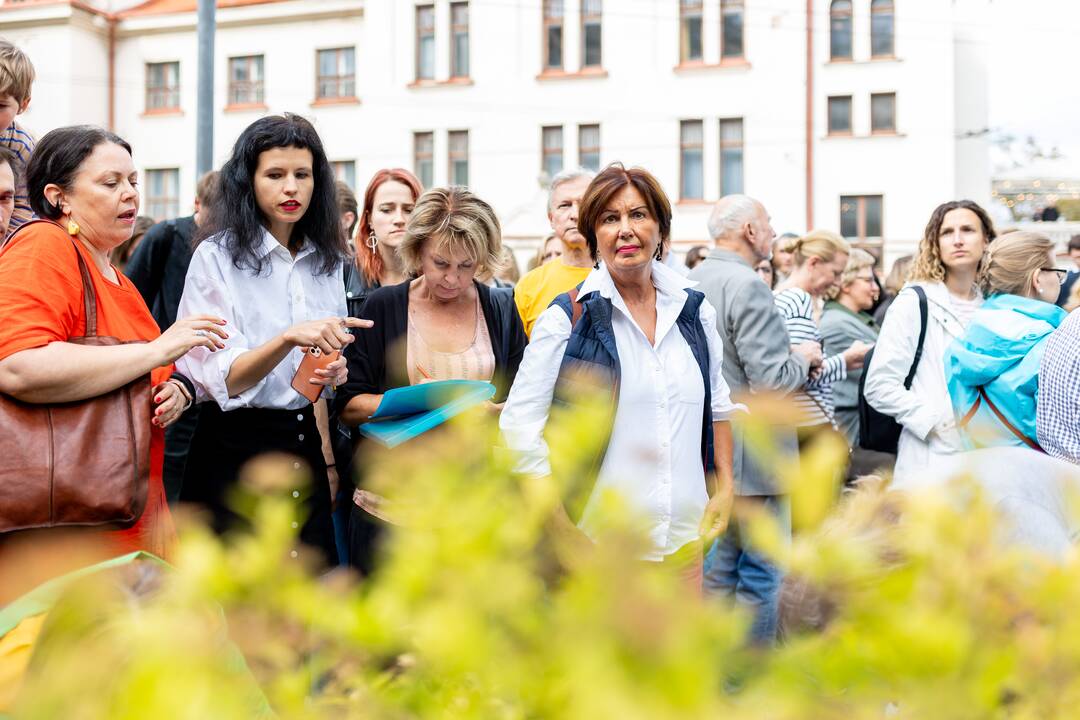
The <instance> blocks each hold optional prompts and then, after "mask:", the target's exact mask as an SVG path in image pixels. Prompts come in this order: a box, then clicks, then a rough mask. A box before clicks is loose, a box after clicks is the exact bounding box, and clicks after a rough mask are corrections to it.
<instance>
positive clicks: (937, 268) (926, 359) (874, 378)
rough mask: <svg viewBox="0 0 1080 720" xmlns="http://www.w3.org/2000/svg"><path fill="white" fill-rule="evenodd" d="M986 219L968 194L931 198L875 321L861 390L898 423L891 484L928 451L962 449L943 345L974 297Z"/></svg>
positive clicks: (923, 466) (989, 230) (921, 462)
mask: <svg viewBox="0 0 1080 720" xmlns="http://www.w3.org/2000/svg"><path fill="white" fill-rule="evenodd" d="M995 236H996V233H995V232H994V225H993V222H992V221H991V220H990V216H989V215H988V214H987V212H986V211H985V210H984V209H982V208H981V207H979V205H977V204H976V203H974V202H972V201H971V200H954V201H951V202H947V203H944V204H942V205H939V206H938V207H937V208H936V209H935V210H934V212H933V214H932V215H931V216H930V221H929V222H928V223H927V225H926V230H925V232H924V233H923V238H922V240H921V241H920V243H919V252H918V254H917V255H916V257H915V262H914V263H913V265H912V268H911V271H910V274H909V275H908V282H907V283H906V284H905V285H904V287H903V289H902V290H901V291H900V293H899V294H898V295H897V296H896V299H895V300H894V301H893V303H892V306H891V307H890V308H889V313H888V315H887V316H886V317H885V324H884V325H883V326H882V328H881V334H880V335H879V336H878V342H877V345H876V346H875V349H874V354H873V358H872V360H871V361H870V366H869V367H868V368H866V370H865V373H866V383H865V388H864V392H865V394H866V399H867V401H868V402H869V403H870V404H871V405H872V406H873V407H874V408H875V409H876V410H878V412H881V413H884V414H886V415H889V416H891V417H893V418H895V419H896V421H897V422H898V423H900V425H901V427H902V428H903V430H902V432H901V433H900V441H899V444H898V447H897V459H896V470H895V471H894V474H893V485H894V486H902V485H904V484H905V483H907V482H910V481H913V480H916V479H918V477H919V476H920V475H922V474H923V473H924V472H925V471H926V470H927V469H928V468H929V467H930V465H931V464H932V463H933V462H934V459H935V457H937V456H942V455H951V454H952V453H955V452H958V451H960V450H962V449H963V442H962V440H961V438H960V435H959V433H958V432H957V427H956V419H955V418H954V417H953V408H952V403H951V402H950V401H949V391H948V386H947V385H946V382H945V363H944V357H945V350H946V348H947V347H948V346H949V344H950V343H951V342H952V341H953V340H955V339H957V338H959V337H962V336H963V335H964V330H965V328H967V326H968V323H969V322H970V321H971V318H972V315H974V313H975V311H976V310H977V309H978V308H979V306H980V305H981V304H982V300H983V295H982V292H981V291H980V290H979V287H978V284H977V279H978V277H979V274H980V271H981V270H982V267H983V263H984V257H985V255H986V249H987V247H988V246H989V244H990V243H991V242H992V241H993V239H994V237H995ZM923 305H925V307H926V334H925V340H924V343H923V348H922V354H921V356H920V359H919V360H918V367H917V368H916V370H915V374H914V377H913V379H912V382H911V384H910V387H905V379H906V378H907V375H908V372H909V370H910V369H911V367H912V364H913V363H914V362H915V359H916V349H917V347H918V343H919V337H920V330H921V328H922V322H923V321H922V315H923V313H922V309H921V306H923Z"/></svg>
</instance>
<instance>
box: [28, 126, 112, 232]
mask: <svg viewBox="0 0 1080 720" xmlns="http://www.w3.org/2000/svg"><path fill="white" fill-rule="evenodd" d="M105 143H112V144H113V145H119V146H120V147H122V148H124V149H125V150H127V153H128V155H130V154H131V146H130V145H128V143H127V141H125V140H124V139H123V138H121V137H120V136H119V135H115V134H113V133H111V132H109V131H108V130H104V129H102V128H99V127H95V126H93V125H71V126H69V127H62V128H57V129H55V130H50V131H49V132H47V133H46V134H45V137H43V138H41V140H39V141H38V143H37V146H36V147H35V148H34V154H33V155H31V156H30V165H29V166H28V167H27V168H26V193H27V195H29V196H30V208H31V209H32V210H33V211H34V213H35V214H36V215H37V216H38V217H43V218H47V219H49V220H56V219H58V218H59V217H60V216H61V215H62V214H63V213H61V211H60V206H59V205H53V204H52V203H50V202H49V201H48V200H46V199H45V186H46V185H58V186H59V187H60V188H61V189H62V190H64V191H70V189H71V184H72V183H73V182H74V181H75V175H76V174H77V173H78V172H79V168H80V167H82V164H83V163H84V162H85V161H86V158H88V157H89V156H90V153H92V152H94V148H96V147H97V146H98V145H104V144H105ZM14 169H15V166H14V165H12V170H14Z"/></svg>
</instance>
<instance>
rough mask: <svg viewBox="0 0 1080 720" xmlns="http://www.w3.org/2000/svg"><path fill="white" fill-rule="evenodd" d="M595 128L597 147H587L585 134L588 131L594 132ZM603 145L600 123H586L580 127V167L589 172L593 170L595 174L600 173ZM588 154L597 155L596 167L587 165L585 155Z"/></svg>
mask: <svg viewBox="0 0 1080 720" xmlns="http://www.w3.org/2000/svg"><path fill="white" fill-rule="evenodd" d="M594 128H595V129H596V145H586V144H585V142H584V140H585V132H586V131H592V130H593V129H594ZM601 143H602V139H601V137H600V123H585V124H583V125H578V165H579V166H580V167H583V168H585V169H587V170H593V171H595V172H600V162H601V160H600V146H601ZM586 152H588V153H590V154H593V153H595V155H596V167H590V166H589V165H586V164H585V154H586Z"/></svg>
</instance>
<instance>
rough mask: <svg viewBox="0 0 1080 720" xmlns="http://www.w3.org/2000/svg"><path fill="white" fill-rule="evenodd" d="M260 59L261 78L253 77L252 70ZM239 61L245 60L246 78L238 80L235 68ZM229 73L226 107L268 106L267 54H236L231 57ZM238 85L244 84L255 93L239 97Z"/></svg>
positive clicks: (249, 90) (245, 87)
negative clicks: (254, 78)
mask: <svg viewBox="0 0 1080 720" xmlns="http://www.w3.org/2000/svg"><path fill="white" fill-rule="evenodd" d="M255 61H258V63H257V64H258V68H259V79H258V80H257V81H256V80H252V79H251V70H252V68H253V67H255V65H256V63H255ZM239 62H243V63H244V65H245V71H246V72H245V74H246V76H247V79H246V80H237V79H236V77H235V73H234V72H233V68H234V67H235V65H236V64H237V63H239ZM228 73H229V86H228V91H227V92H228V103H227V104H226V106H225V107H226V108H229V107H266V56H265V55H264V54H262V53H259V54H256V55H234V56H232V57H230V58H229V62H228ZM238 86H244V89H246V90H247V91H248V92H249V93H254V95H253V96H252V97H250V98H248V99H239V98H238V97H237V89H238Z"/></svg>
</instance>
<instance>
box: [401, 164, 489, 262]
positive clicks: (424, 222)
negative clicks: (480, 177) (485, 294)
mask: <svg viewBox="0 0 1080 720" xmlns="http://www.w3.org/2000/svg"><path fill="white" fill-rule="evenodd" d="M429 239H434V240H436V241H437V243H438V246H439V247H444V246H448V247H449V248H450V250H451V251H454V250H457V249H463V250H464V251H465V253H466V254H467V255H469V256H470V257H472V258H473V259H474V260H475V261H476V274H477V275H482V274H484V273H485V272H489V273H495V272H498V271H499V270H500V269H501V268H502V230H501V228H500V227H499V219H498V218H497V217H495V211H494V210H492V209H491V206H490V205H488V204H487V203H486V202H484V201H483V200H481V199H480V198H478V197H476V196H475V195H473V194H472V193H471V192H469V191H468V190H466V189H465V188H464V187H461V186H459V185H453V186H451V187H441V188H432V189H431V190H428V191H427V192H425V193H424V194H423V195H421V196H420V198H419V199H418V200H417V201H416V205H415V206H414V207H413V211H412V215H410V216H409V223H408V224H407V225H406V226H405V239H404V240H402V241H401V245H399V246H398V254H399V255H400V256H401V261H402V264H403V265H404V270H405V272H406V273H407V274H409V275H416V274H417V273H418V272H419V271H420V264H421V254H422V252H423V248H424V243H426V242H427V241H428V240H429Z"/></svg>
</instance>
